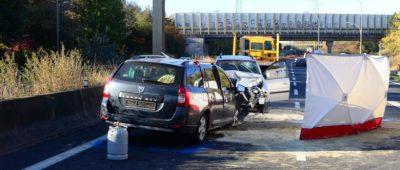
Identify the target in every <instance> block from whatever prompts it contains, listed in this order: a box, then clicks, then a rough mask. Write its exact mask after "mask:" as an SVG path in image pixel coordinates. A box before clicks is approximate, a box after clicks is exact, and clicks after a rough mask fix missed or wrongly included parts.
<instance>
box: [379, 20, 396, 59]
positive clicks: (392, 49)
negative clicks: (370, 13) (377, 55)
mask: <svg viewBox="0 0 400 170" xmlns="http://www.w3.org/2000/svg"><path fill="white" fill-rule="evenodd" d="M382 45H383V53H384V54H385V55H388V56H389V57H392V62H391V64H392V67H397V65H399V64H400V14H399V13H395V14H394V15H393V16H392V17H391V19H390V30H389V31H388V32H387V35H386V37H384V38H383V39H382Z"/></svg>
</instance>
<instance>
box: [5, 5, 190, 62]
mask: <svg viewBox="0 0 400 170" xmlns="http://www.w3.org/2000/svg"><path fill="white" fill-rule="evenodd" d="M59 1H60V7H59V17H60V18H59V19H60V20H59V24H60V26H59V32H60V42H62V44H63V45H64V46H65V48H66V49H75V48H79V49H81V52H82V56H83V57H84V58H85V59H88V60H91V61H110V60H111V61H115V60H119V59H121V58H122V57H121V56H124V55H125V56H131V55H132V54H143V53H152V11H151V9H149V8H145V9H141V8H140V7H139V6H138V5H137V4H134V3H126V1H125V0H59ZM56 14H57V13H56V0H29V1H26V0H2V1H0V59H1V58H4V56H2V55H3V53H4V52H9V53H12V52H16V55H15V58H16V60H17V61H18V64H19V65H24V63H25V60H26V59H25V56H27V55H30V53H31V52H33V51H36V50H37V49H38V48H43V49H45V50H47V51H49V50H55V49H56V32H57V31H56V30H57V29H56V16H57V15H56ZM174 25H175V24H174V21H173V20H169V19H166V20H165V31H166V35H165V38H166V52H167V53H169V54H173V55H177V56H182V55H183V54H184V48H185V42H184V37H183V36H182V35H180V34H179V33H178V31H177V29H176V28H175V26H174ZM25 40H27V41H25ZM24 42H29V43H25V44H27V48H23V50H21V48H16V49H17V50H14V48H13V47H18V46H19V44H24ZM10 50H11V52H10ZM116 57H118V58H116Z"/></svg>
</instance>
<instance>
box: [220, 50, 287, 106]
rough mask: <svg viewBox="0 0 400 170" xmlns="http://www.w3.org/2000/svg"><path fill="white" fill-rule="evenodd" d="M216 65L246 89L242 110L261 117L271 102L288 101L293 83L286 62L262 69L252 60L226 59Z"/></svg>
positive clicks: (242, 57) (246, 58)
mask: <svg viewBox="0 0 400 170" xmlns="http://www.w3.org/2000/svg"><path fill="white" fill-rule="evenodd" d="M216 65H218V66H220V67H221V68H222V69H224V71H225V73H226V74H227V75H228V77H229V78H230V79H231V81H232V82H233V83H234V84H235V85H236V86H243V87H244V89H245V90H244V92H242V94H241V95H243V98H244V100H243V102H242V109H243V110H246V109H248V110H249V111H256V112H260V113H265V112H268V109H269V105H270V102H271V101H278V100H288V98H289V89H290V81H289V78H288V73H287V67H286V62H284V61H281V62H274V63H272V64H271V65H262V66H261V68H260V65H259V64H258V62H257V60H256V59H254V58H253V57H250V56H229V55H223V56H219V57H217V58H216Z"/></svg>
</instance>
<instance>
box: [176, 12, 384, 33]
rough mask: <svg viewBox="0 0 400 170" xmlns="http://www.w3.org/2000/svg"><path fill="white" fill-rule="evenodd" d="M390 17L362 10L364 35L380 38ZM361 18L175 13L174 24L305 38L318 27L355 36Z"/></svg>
mask: <svg viewBox="0 0 400 170" xmlns="http://www.w3.org/2000/svg"><path fill="white" fill-rule="evenodd" d="M389 17H390V15H373V14H364V15H363V16H362V18H363V19H362V20H363V22H362V29H363V36H364V38H365V39H368V38H369V39H377V38H381V37H382V36H383V35H384V34H385V31H386V30H387V29H388V21H389ZM360 18H361V17H360V14H311V13H177V14H175V20H176V27H177V28H178V30H179V31H180V33H182V34H184V35H186V36H188V37H230V36H232V34H233V33H234V32H236V33H239V34H246V35H271V34H272V35H275V34H276V33H280V34H281V36H282V37H283V38H285V39H292V40H307V39H309V38H310V35H316V34H317V33H318V31H319V33H320V36H321V38H322V39H325V40H327V39H329V40H342V39H343V40H346V39H356V38H358V36H359V32H360V23H361V22H360V21H361V19H360ZM318 23H319V24H318ZM318 25H319V29H318ZM339 35H340V36H339ZM338 36H339V37H338Z"/></svg>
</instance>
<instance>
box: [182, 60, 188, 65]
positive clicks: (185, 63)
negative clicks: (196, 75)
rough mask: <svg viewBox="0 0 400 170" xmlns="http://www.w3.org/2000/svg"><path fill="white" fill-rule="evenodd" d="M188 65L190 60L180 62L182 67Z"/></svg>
mask: <svg viewBox="0 0 400 170" xmlns="http://www.w3.org/2000/svg"><path fill="white" fill-rule="evenodd" d="M189 63H190V60H185V61H183V62H182V66H187V65H189Z"/></svg>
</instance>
